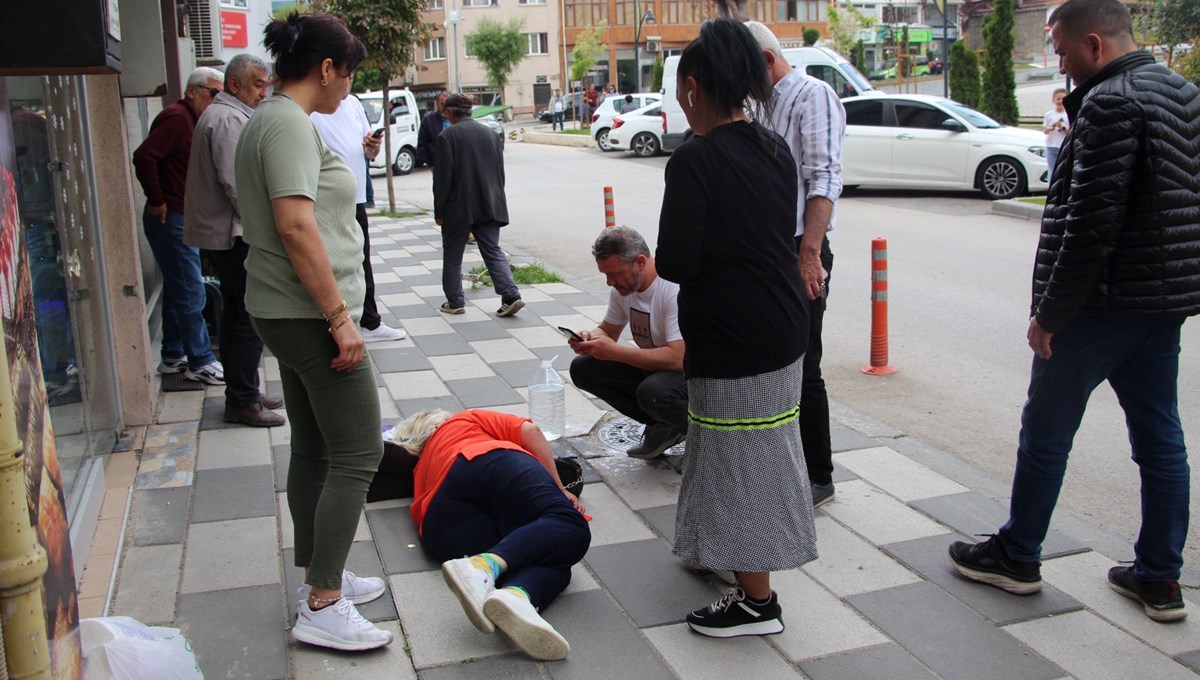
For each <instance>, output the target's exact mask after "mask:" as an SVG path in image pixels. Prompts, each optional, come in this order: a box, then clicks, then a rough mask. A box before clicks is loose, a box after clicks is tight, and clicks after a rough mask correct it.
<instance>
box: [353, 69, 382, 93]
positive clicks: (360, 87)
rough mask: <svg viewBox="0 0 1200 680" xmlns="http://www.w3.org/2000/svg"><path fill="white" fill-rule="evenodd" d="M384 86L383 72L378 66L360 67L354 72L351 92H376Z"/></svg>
mask: <svg viewBox="0 0 1200 680" xmlns="http://www.w3.org/2000/svg"><path fill="white" fill-rule="evenodd" d="M381 87H383V74H382V73H380V72H379V69H377V68H360V69H358V70H357V71H355V72H354V83H353V84H352V85H351V86H350V91H351V92H374V91H375V90H378V89H380V88H381Z"/></svg>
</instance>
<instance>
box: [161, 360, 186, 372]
mask: <svg viewBox="0 0 1200 680" xmlns="http://www.w3.org/2000/svg"><path fill="white" fill-rule="evenodd" d="M186 370H187V359H163V360H162V361H161V362H160V363H159V364H158V372H159V373H161V374H163V375H172V374H174V373H183V372H184V371H186Z"/></svg>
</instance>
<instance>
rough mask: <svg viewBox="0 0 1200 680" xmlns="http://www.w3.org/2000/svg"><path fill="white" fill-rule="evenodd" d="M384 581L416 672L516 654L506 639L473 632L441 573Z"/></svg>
mask: <svg viewBox="0 0 1200 680" xmlns="http://www.w3.org/2000/svg"><path fill="white" fill-rule="evenodd" d="M388 580H389V581H391V586H392V595H393V596H394V597H395V598H396V609H398V610H399V611H400V621H401V623H402V624H403V626H404V630H405V633H406V635H405V642H406V643H407V644H408V647H409V649H410V650H411V653H412V658H413V666H415V667H416V668H417V670H424V669H427V668H434V667H437V666H445V665H448V664H452V663H461V662H464V661H472V660H479V659H485V658H488V657H492V656H500V655H502V654H512V653H513V652H514V651H516V645H514V644H513V643H512V641H510V640H509V639H508V637H507V636H506V635H504V634H502V633H497V634H494V635H484V634H483V633H480V632H479V631H477V630H475V627H474V626H472V625H471V622H470V621H468V620H467V617H466V616H465V615H464V614H463V610H462V606H461V605H460V604H459V603H458V600H457V599H455V597H454V594H453V593H452V592H451V591H450V589H449V588H447V587H446V582H445V581H444V580H443V579H442V574H441V572H439V571H425V572H419V573H415V574H398V575H395V576H389V577H388ZM530 665H532V662H530Z"/></svg>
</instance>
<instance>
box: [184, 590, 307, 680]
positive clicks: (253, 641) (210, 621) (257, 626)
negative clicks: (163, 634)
mask: <svg viewBox="0 0 1200 680" xmlns="http://www.w3.org/2000/svg"><path fill="white" fill-rule="evenodd" d="M282 595H283V593H282V592H280V586H279V585H278V584H275V585H264V586H257V587H254V588H238V589H236V590H220V591H215V592H207V593H195V594H192V595H184V596H182V597H180V598H179V615H178V617H177V618H176V620H175V625H176V626H177V627H178V628H179V629H180V631H182V632H183V635H184V637H186V638H187V640H188V642H189V643H191V645H192V649H193V650H194V651H195V652H196V660H197V661H199V662H200V670H202V671H203V672H204V676H205V677H207V678H254V679H255V680H274V679H275V678H287V677H288V676H289V673H288V658H287V642H286V637H285V636H287V635H288V633H287V631H286V627H287V624H286V622H285V621H284V618H283V600H282V599H280V597H281V596H282Z"/></svg>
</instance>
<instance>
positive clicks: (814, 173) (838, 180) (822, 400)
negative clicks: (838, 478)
mask: <svg viewBox="0 0 1200 680" xmlns="http://www.w3.org/2000/svg"><path fill="white" fill-rule="evenodd" d="M746 27H747V28H749V29H750V32H751V33H753V34H754V37H755V39H756V40H757V41H758V46H759V47H760V48H761V49H762V51H763V55H764V56H765V58H766V60H767V72H768V75H769V77H770V79H771V84H772V85H773V86H774V94H773V98H772V104H771V106H772V108H771V115H770V116H769V117H767V118H766V119H765V122H769V123H770V127H771V128H772V129H773V130H774V131H775V132H777V133H778V134H779V135H781V136H782V137H783V138H784V140H786V141H787V143H788V147H789V148H790V149H791V151H792V158H794V159H795V161H796V170H797V171H798V173H799V177H798V179H799V182H800V184H799V196H798V201H797V205H796V256H797V259H798V261H799V263H800V276H801V278H803V279H804V292H805V296H806V298H807V303H808V329H807V331H806V333H807V335H808V349H807V350H805V352H804V384H803V389H802V392H801V395H800V404H801V407H800V437H801V439H802V440H803V441H804V461H805V464H806V465H807V466H808V475H809V479H810V480H811V482H812V496H813V507H821V506H822V505H825V504H826V503H829V502H830V501H832V500H833V494H834V488H833V445H832V442H831V440H830V434H829V393H828V391H827V390H826V389H825V379H824V378H823V377H822V375H821V357H822V355H823V354H824V351H823V349H824V345H823V343H822V342H821V330H822V327H823V325H824V323H823V322H824V319H825V308H826V301H827V300H828V299H829V279H830V277H831V275H832V274H833V251H832V250H831V249H830V247H829V237H828V236H827V233H828V232H829V231H831V230H832V229H833V226H834V221H835V220H836V218H837V200H838V197H839V196H841V195H842V139H843V138H844V137H845V136H846V111H845V109H843V108H842V102H841V100H840V99H838V97H837V95H836V94H834V92H833V89H832V88H831V87H829V85H828V84H827V83H826V82H825V81H823V80H819V79H817V78H814V77H812V76H810V75H808V74H806V73H804V71H803V70H802V69H797V68H792V65H791V64H789V63H788V61H787V59H785V58H784V56H783V48H782V47H781V46H780V44H779V40H778V38H776V37H775V34H773V33H772V32H771V30H770V29H769V28H767V27H766V26H765V25H764V24H762V23H760V22H757V21H748V22H746Z"/></svg>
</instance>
